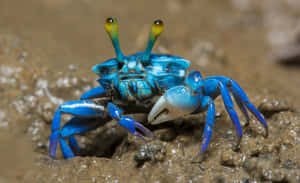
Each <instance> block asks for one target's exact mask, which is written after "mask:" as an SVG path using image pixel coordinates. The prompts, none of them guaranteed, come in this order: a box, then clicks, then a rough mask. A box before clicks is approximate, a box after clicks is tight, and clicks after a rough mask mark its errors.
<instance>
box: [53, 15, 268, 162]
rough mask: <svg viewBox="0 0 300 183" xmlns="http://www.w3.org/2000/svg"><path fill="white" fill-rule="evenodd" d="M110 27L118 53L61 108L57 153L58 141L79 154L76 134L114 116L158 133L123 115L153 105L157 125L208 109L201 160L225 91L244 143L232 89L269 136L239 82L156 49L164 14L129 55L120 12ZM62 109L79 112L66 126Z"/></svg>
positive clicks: (137, 130)
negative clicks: (120, 31)
mask: <svg viewBox="0 0 300 183" xmlns="http://www.w3.org/2000/svg"><path fill="white" fill-rule="evenodd" d="M105 29H106V31H107V33H108V35H109V37H110V39H111V41H112V44H113V46H114V49H115V52H116V58H113V59H109V60H107V61H105V62H103V63H101V64H98V65H95V66H94V67H93V68H92V69H93V71H94V72H95V73H96V74H97V75H98V76H99V79H98V80H97V81H98V83H99V85H100V86H98V87H95V88H92V89H90V90H88V91H87V92H85V93H84V94H83V95H82V96H81V99H80V100H78V101H70V102H66V103H64V104H62V105H60V106H59V107H58V109H57V110H56V112H55V114H54V117H53V121H52V129H51V130H52V133H51V136H50V145H49V155H50V156H51V157H53V158H54V157H55V155H56V148H57V144H58V142H59V143H60V147H61V151H62V153H63V156H64V157H65V158H73V157H74V156H75V155H78V154H79V153H80V148H79V145H78V143H77V141H76V139H75V137H74V135H76V134H79V133H83V132H87V131H90V130H94V129H96V128H97V127H99V126H101V125H103V124H104V123H105V122H107V121H110V120H111V119H115V120H116V121H117V122H118V124H119V125H121V126H122V127H124V128H125V129H126V130H127V131H128V132H130V133H132V134H134V135H136V136H137V137H139V138H140V139H142V140H145V141H146V138H153V137H154V136H153V135H152V133H151V131H150V130H148V129H147V128H146V127H144V126H143V125H142V124H141V123H139V122H137V121H135V120H134V119H133V118H131V117H127V116H123V113H122V110H121V109H120V108H123V109H125V111H124V112H125V113H127V114H129V113H137V112H149V111H150V113H149V114H148V122H149V123H150V124H151V125H155V124H160V123H162V122H166V121H170V120H174V119H176V118H179V117H182V116H185V115H188V114H197V113H201V112H204V111H207V112H206V120H205V127H204V133H203V137H202V142H201V148H200V152H199V153H198V154H197V155H196V156H195V158H194V160H196V159H198V158H199V157H200V156H202V155H203V154H204V152H205V151H206V149H207V147H208V144H209V141H210V138H211V135H212V129H213V126H214V121H215V104H214V99H215V98H216V97H218V96H219V95H221V96H222V98H223V102H224V105H225V108H226V110H227V112H228V114H229V116H230V118H231V120H232V122H233V124H234V126H235V128H236V131H237V136H238V142H237V147H238V146H239V144H240V141H241V138H242V136H243V132H242V128H241V124H240V121H239V118H238V115H237V113H236V111H235V109H234V105H233V101H232V99H231V96H230V93H231V94H232V95H233V97H234V99H235V101H236V103H237V105H238V107H239V108H240V110H241V111H242V113H243V115H244V116H245V118H246V120H247V121H249V115H248V111H250V112H251V113H252V114H253V115H254V116H255V117H256V119H257V120H258V121H259V122H260V123H261V124H262V125H263V127H264V128H265V136H268V126H267V123H266V121H265V119H264V117H263V116H262V115H261V114H260V113H259V111H258V110H257V109H256V108H255V106H254V105H253V104H252V103H251V102H250V101H249V99H248V97H247V95H246V93H245V92H244V91H243V90H242V88H241V87H240V86H239V85H238V83H237V82H235V81H234V80H232V79H230V78H228V77H225V76H210V77H203V76H202V75H201V74H200V72H199V71H190V72H187V69H188V68H189V65H190V62H189V61H188V60H185V59H184V58H182V57H179V56H174V55H167V54H155V53H151V50H152V48H153V45H154V43H155V41H156V40H157V38H158V37H159V35H160V34H161V32H162V30H163V22H162V21H161V20H156V21H154V23H153V25H152V27H151V31H150V36H149V41H148V45H147V48H146V50H145V51H144V52H138V53H135V54H133V55H129V56H125V55H123V53H122V51H121V49H120V45H119V39H118V25H117V20H116V18H108V19H107V20H106V22H105ZM101 98H109V99H108V100H107V102H105V105H103V104H101V103H100V102H99V100H95V99H101ZM91 99H94V100H91ZM62 114H71V115H73V116H74V117H73V118H71V119H70V120H69V121H68V122H67V123H66V124H65V125H64V126H63V127H62V128H61V127H60V125H61V115H62Z"/></svg>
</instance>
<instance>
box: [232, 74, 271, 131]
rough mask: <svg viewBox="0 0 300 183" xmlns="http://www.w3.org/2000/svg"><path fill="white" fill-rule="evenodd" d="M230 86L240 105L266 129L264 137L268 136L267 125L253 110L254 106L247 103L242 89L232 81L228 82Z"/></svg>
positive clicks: (257, 112)
mask: <svg viewBox="0 0 300 183" xmlns="http://www.w3.org/2000/svg"><path fill="white" fill-rule="evenodd" d="M230 84H231V87H232V91H233V92H234V93H237V95H238V96H239V99H240V101H241V103H242V104H243V105H245V106H246V107H247V108H248V110H249V111H250V112H251V113H252V114H253V115H254V116H255V117H256V119H257V120H258V121H259V122H260V123H261V124H262V125H263V126H264V127H265V129H266V135H265V136H268V124H267V122H266V121H265V119H264V117H263V116H262V115H261V114H260V112H259V111H258V110H257V109H256V108H255V106H254V105H253V104H252V103H251V102H250V101H249V99H248V97H247V95H246V93H245V92H244V91H243V89H242V88H241V87H240V86H239V85H238V84H237V83H236V82H235V81H234V80H230Z"/></svg>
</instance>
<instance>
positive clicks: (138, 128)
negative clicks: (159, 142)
mask: <svg viewBox="0 0 300 183" xmlns="http://www.w3.org/2000/svg"><path fill="white" fill-rule="evenodd" d="M118 123H119V124H120V125H121V126H122V127H123V128H125V129H126V130H128V131H129V132H130V133H132V134H134V135H136V136H138V137H139V138H140V139H142V140H144V141H147V140H146V138H145V137H148V138H153V137H154V136H153V135H152V133H151V131H150V130H148V129H147V128H146V127H144V126H143V125H142V124H141V123H139V122H137V121H135V120H134V119H133V118H131V117H126V116H125V117H122V118H121V119H120V120H119V121H118ZM140 132H142V133H140Z"/></svg>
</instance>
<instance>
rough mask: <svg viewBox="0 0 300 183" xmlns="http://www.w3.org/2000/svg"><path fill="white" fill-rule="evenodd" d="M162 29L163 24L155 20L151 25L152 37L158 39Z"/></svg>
mask: <svg viewBox="0 0 300 183" xmlns="http://www.w3.org/2000/svg"><path fill="white" fill-rule="evenodd" d="M163 29H164V23H163V21H161V20H155V21H154V23H153V25H152V31H153V34H154V37H156V38H157V37H158V36H159V35H160V34H161V32H162V31H163Z"/></svg>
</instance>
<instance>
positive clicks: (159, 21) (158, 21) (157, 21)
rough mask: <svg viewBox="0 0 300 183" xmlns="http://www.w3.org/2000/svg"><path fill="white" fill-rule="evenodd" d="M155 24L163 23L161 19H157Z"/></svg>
mask: <svg viewBox="0 0 300 183" xmlns="http://www.w3.org/2000/svg"><path fill="white" fill-rule="evenodd" d="M154 24H155V25H161V24H162V21H161V20H155V22H154Z"/></svg>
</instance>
